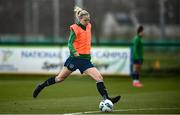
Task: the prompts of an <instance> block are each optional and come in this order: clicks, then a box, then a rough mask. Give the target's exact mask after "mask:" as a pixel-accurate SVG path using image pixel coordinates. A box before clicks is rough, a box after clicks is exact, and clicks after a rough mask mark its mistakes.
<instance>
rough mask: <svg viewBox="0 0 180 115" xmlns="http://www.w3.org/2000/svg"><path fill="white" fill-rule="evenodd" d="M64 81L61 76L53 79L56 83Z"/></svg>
mask: <svg viewBox="0 0 180 115" xmlns="http://www.w3.org/2000/svg"><path fill="white" fill-rule="evenodd" d="M64 80H65V78H64V77H62V76H56V78H55V81H56V82H62V81H64Z"/></svg>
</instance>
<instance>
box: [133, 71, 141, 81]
mask: <svg viewBox="0 0 180 115" xmlns="http://www.w3.org/2000/svg"><path fill="white" fill-rule="evenodd" d="M131 76H132V79H133V80H139V74H138V73H137V72H133V73H132V75H131Z"/></svg>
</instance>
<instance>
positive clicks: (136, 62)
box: [132, 26, 144, 87]
mask: <svg viewBox="0 0 180 115" xmlns="http://www.w3.org/2000/svg"><path fill="white" fill-rule="evenodd" d="M143 36H144V28H143V26H139V27H138V29H137V35H136V36H135V37H134V38H133V47H132V52H133V53H132V62H133V66H132V69H133V71H132V78H133V86H134V87H143V85H142V84H141V82H140V80H139V76H140V70H141V65H142V64H143V44H142V37H143Z"/></svg>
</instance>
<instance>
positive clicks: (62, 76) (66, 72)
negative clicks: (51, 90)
mask: <svg viewBox="0 0 180 115" xmlns="http://www.w3.org/2000/svg"><path fill="white" fill-rule="evenodd" d="M71 73H72V71H71V70H69V69H68V68H67V67H64V68H63V69H62V71H61V72H60V73H59V74H58V75H57V76H56V77H50V78H48V79H47V80H45V81H44V82H43V83H42V84H40V85H38V86H37V87H36V88H35V90H34V92H33V97H34V98H36V97H37V96H38V94H39V93H40V92H41V91H42V90H43V89H44V88H45V87H47V86H50V85H53V84H55V83H58V82H62V81H64V80H65V78H67V77H68V76H69V75H70V74H71Z"/></svg>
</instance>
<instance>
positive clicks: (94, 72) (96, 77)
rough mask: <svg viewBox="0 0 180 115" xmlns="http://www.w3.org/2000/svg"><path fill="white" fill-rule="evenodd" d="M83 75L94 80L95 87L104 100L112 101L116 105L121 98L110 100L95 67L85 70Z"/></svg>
mask: <svg viewBox="0 0 180 115" xmlns="http://www.w3.org/2000/svg"><path fill="white" fill-rule="evenodd" d="M84 73H85V74H87V75H89V76H91V78H93V79H94V80H96V87H97V89H98V91H99V93H100V94H101V96H102V97H103V98H104V99H109V100H111V101H112V103H117V102H118V101H119V100H120V98H121V96H116V97H113V98H110V97H109V96H108V92H107V90H106V87H105V85H104V82H103V77H102V75H101V74H100V72H99V71H98V70H97V69H96V68H95V67H92V68H89V69H87V70H85V71H84Z"/></svg>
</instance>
